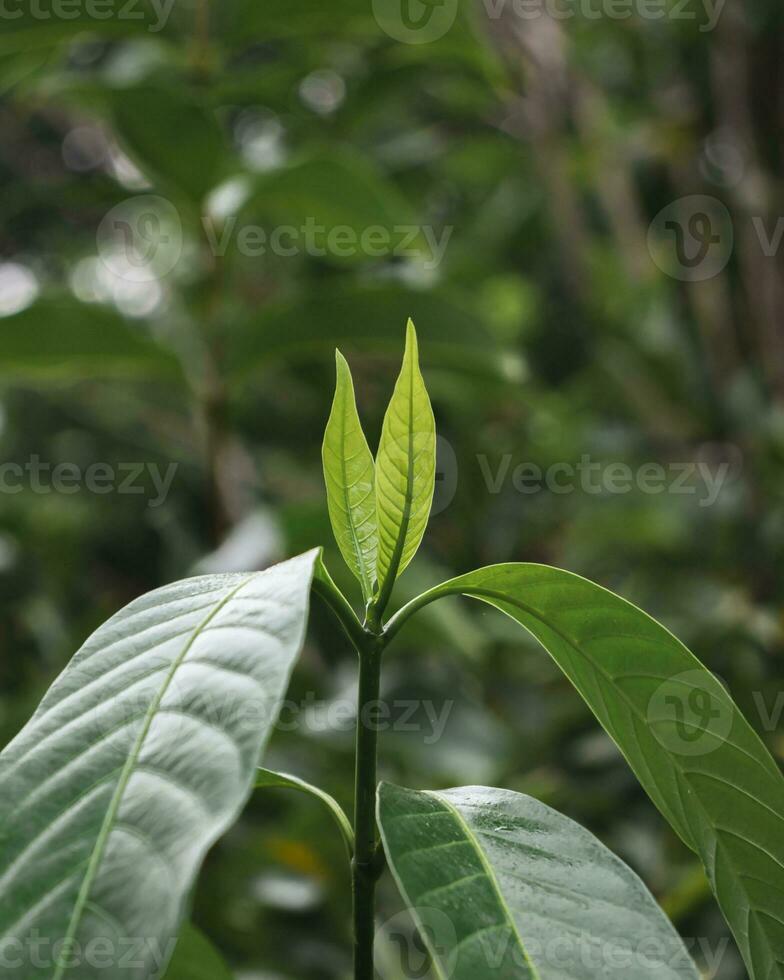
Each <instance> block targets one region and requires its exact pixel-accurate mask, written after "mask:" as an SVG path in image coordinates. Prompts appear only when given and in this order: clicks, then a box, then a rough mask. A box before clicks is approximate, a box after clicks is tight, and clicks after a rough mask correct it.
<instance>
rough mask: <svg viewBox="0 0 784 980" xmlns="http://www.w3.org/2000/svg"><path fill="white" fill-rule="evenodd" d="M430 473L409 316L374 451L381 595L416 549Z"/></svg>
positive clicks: (429, 440)
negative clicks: (402, 351)
mask: <svg viewBox="0 0 784 980" xmlns="http://www.w3.org/2000/svg"><path fill="white" fill-rule="evenodd" d="M435 476H436V424H435V420H434V418H433V410H432V408H431V407H430V398H429V397H428V394H427V389H426V388H425V382H424V380H423V378H422V374H421V372H420V370H419V351H418V347H417V337H416V331H415V329H414V324H413V323H412V322H411V320H409V321H408V327H407V330H406V350H405V354H404V355H403V367H402V368H401V371H400V375H399V377H398V379H397V383H396V384H395V390H394V392H393V394H392V398H391V400H390V402H389V406H388V408H387V411H386V415H385V416H384V425H383V428H382V430H381V442H380V443H379V447H378V454H377V457H376V508H377V520H378V562H377V574H378V585H379V593H380V594H381V596H383V595H384V593H385V592H386V593H387V595H388V593H389V590H390V589H391V586H392V584H393V583H394V580H395V579H396V578H397V577H398V575H400V573H401V572H402V571H403V570H404V569H405V567H406V565H408V563H409V562H410V561H411V559H412V558H413V557H414V555H415V554H416V551H417V548H418V547H419V543H420V541H421V540H422V535H423V534H424V533H425V527H426V526H427V519H428V517H429V516H430V505H431V503H432V500H433V490H434V489H435ZM381 605H382V606H383V601H382V603H381Z"/></svg>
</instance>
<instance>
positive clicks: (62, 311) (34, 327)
mask: <svg viewBox="0 0 784 980" xmlns="http://www.w3.org/2000/svg"><path fill="white" fill-rule="evenodd" d="M0 337H2V344H0V373H2V374H7V375H11V376H12V377H13V378H14V379H28V378H33V379H61V378H65V379H67V380H73V379H75V378H79V377H81V376H85V375H86V376H88V377H91V378H101V377H107V376H108V377H117V376H122V377H128V376H134V375H136V376H142V377H145V378H146V377H149V376H150V375H153V376H155V375H157V376H159V377H160V376H164V377H168V378H172V377H177V376H178V375H180V376H181V372H180V367H179V364H178V362H177V359H176V357H175V356H174V355H173V354H172V353H171V352H170V351H167V350H165V349H164V348H162V347H160V346H159V345H158V344H157V343H155V342H154V341H153V340H152V339H151V338H149V337H148V336H147V335H146V334H145V333H144V331H143V329H142V328H141V327H139V328H137V329H132V328H131V327H130V326H128V324H127V323H126V322H125V320H123V318H122V317H121V316H120V315H119V314H118V313H117V312H116V311H114V310H111V309H108V308H107V307H102V306H95V305H93V304H88V303H80V302H78V300H75V299H72V298H69V297H47V298H45V299H41V300H39V301H38V302H36V303H34V304H33V305H32V306H29V307H28V308H27V309H25V310H22V311H21V312H20V313H15V314H14V315H13V316H9V317H5V318H3V319H0Z"/></svg>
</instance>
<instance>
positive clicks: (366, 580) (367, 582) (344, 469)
mask: <svg viewBox="0 0 784 980" xmlns="http://www.w3.org/2000/svg"><path fill="white" fill-rule="evenodd" d="M347 404H348V392H347V391H344V392H343V405H342V407H341V412H340V448H341V453H340V473H341V476H342V480H341V484H342V488H343V502H344V504H345V508H346V520H347V521H348V528H349V533H350V534H351V541H352V543H353V546H354V555H355V556H356V560H357V565H358V567H359V572H360V575H361V585H362V592H363V595H364V597H365V598H366V599H367V598H368V596H370V595H371V594H372V591H373V583H372V581H371V575H370V570H369V568H368V567H367V566H366V564H365V556H364V553H363V551H362V547H361V545H360V542H359V539H358V537H357V529H356V527H355V526H354V513H353V509H352V506H351V500H350V493H349V491H350V489H351V488H350V487H349V485H348V459H347V458H346V453H345V448H346V408H347ZM355 408H356V405H355ZM360 452H362V450H361V449H360ZM365 540H367V539H365Z"/></svg>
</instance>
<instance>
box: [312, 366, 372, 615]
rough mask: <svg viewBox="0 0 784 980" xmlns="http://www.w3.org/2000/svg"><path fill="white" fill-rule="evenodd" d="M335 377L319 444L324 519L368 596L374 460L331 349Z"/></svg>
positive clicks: (345, 373) (347, 374)
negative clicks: (324, 494) (326, 515)
mask: <svg viewBox="0 0 784 980" xmlns="http://www.w3.org/2000/svg"><path fill="white" fill-rule="evenodd" d="M335 364H336V368H337V380H336V385H335V398H334V400H333V402H332V411H331V412H330V414H329V419H328V421H327V427H326V430H325V432H324V442H323V444H322V447H321V458H322V461H323V464H324V482H325V483H326V487H327V505H328V507H329V519H330V521H331V523H332V531H333V533H334V535H335V540H336V541H337V543H338V547H339V548H340V553H341V555H343V560H344V561H345V562H346V564H347V565H348V567H349V568H350V569H351V571H352V572H353V573H354V575H356V577H357V578H358V579H359V582H360V584H361V586H362V594H363V596H364V597H365V599H366V600H367V599H369V598H370V596H371V595H372V594H373V586H374V585H375V582H376V552H377V550H378V536H377V532H376V496H375V468H376V467H375V463H374V462H373V454H372V453H371V452H370V447H369V446H368V444H367V439H365V433H364V432H363V431H362V423H361V422H360V420H359V415H358V414H357V404H356V400H355V398H354V385H353V383H352V380H351V371H350V370H349V366H348V364H347V363H346V359H345V358H344V357H343V355H342V354H341V353H340V351H335Z"/></svg>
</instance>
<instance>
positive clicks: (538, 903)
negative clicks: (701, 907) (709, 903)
mask: <svg viewBox="0 0 784 980" xmlns="http://www.w3.org/2000/svg"><path fill="white" fill-rule="evenodd" d="M379 823H380V826H381V833H382V838H383V842H384V848H385V851H386V854H387V860H388V861H389V864H390V867H391V868H392V870H393V873H394V875H395V878H396V879H397V882H398V884H399V885H400V888H401V891H402V893H403V895H404V897H405V899H406V902H407V904H408V905H409V907H410V908H411V909H412V912H413V914H414V917H415V919H417V920H418V921H419V922H420V925H422V926H424V928H422V930H421V931H422V935H423V938H425V940H426V941H427V942H428V943H429V947H430V952H431V955H432V956H433V958H434V961H435V963H436V965H437V967H438V968H439V971H440V972H439V975H441V976H444V977H450V978H452V980H485V978H503V980H526V978H527V980H536V978H540V980H698V977H699V974H698V973H697V970H696V968H695V966H694V963H693V962H692V960H691V958H690V957H689V955H688V953H687V951H686V948H685V946H684V944H683V942H682V941H681V939H680V938H679V936H678V935H677V933H676V932H675V930H674V929H673V927H672V925H671V924H670V922H669V920H668V919H667V917H666V916H665V915H664V913H663V912H662V911H661V909H660V908H659V907H658V905H657V904H656V902H655V901H654V899H653V897H652V896H651V894H650V893H649V891H648V890H647V888H646V887H645V885H644V884H643V882H642V881H641V880H640V879H639V878H638V877H637V875H636V874H635V873H634V872H633V871H632V870H631V869H630V868H628V867H627V866H626V865H625V864H624V863H623V861H621V860H620V859H619V858H617V857H616V856H615V855H614V854H612V853H611V852H610V851H609V850H608V849H607V848H606V847H605V846H604V845H603V844H602V843H601V842H600V841H598V840H597V839H596V838H595V837H594V836H593V835H592V834H590V833H589V832H588V831H587V830H585V828H583V827H581V826H580V825H579V824H577V823H575V822H574V821H573V820H570V819H569V818H568V817H565V816H563V815H562V814H560V813H558V812H556V811H555V810H553V809H551V808H550V807H548V806H545V805H544V804H543V803H540V802H538V801H537V800H534V799H532V798H531V797H528V796H524V795H523V794H521V793H513V792H511V791H509V790H501V789H489V788H487V787H483V786H472V787H463V788H461V789H452V790H447V791H444V792H437V793H436V792H417V791H415V790H409V789H402V788H400V787H397V786H390V785H388V784H382V786H381V787H380V790H379Z"/></svg>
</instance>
